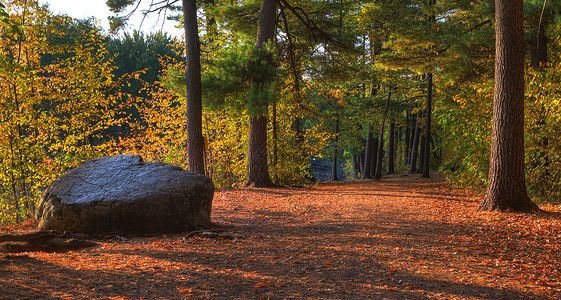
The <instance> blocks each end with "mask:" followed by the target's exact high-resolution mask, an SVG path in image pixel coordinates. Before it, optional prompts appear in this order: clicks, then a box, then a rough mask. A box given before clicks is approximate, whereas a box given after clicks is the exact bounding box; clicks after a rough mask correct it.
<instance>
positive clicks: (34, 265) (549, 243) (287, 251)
mask: <svg viewBox="0 0 561 300" xmlns="http://www.w3.org/2000/svg"><path fill="white" fill-rule="evenodd" d="M479 199H480V195H476V194H472V193H469V192H468V191H462V190H452V189H449V188H447V187H446V186H445V184H444V183H443V182H442V178H440V179H439V178H438V177H437V178H436V180H434V179H433V180H432V181H422V180H418V178H417V177H415V176H407V177H404V176H401V175H396V176H393V177H385V178H384V179H383V180H382V181H381V182H377V181H370V180H357V181H343V182H333V183H326V184H321V185H319V186H314V187H309V188H274V189H249V188H248V189H237V190H224V191H217V193H216V196H215V202H214V206H213V216H212V218H213V222H215V223H218V224H220V225H221V226H222V228H223V229H224V230H225V234H230V233H231V234H233V235H234V236H243V239H237V238H236V239H216V238H211V236H210V235H209V236H208V237H207V236H205V235H203V234H201V235H193V236H190V237H189V238H185V237H186V233H181V234H168V235H157V236H149V237H135V236H125V237H115V238H112V239H110V240H103V239H102V240H100V241H99V242H100V244H101V246H99V247H96V248H92V249H87V250H83V251H75V252H73V253H65V254H52V253H40V252H37V253H24V254H22V255H27V258H26V257H23V256H13V257H12V258H4V259H2V258H0V285H2V287H3V289H2V290H1V291H0V298H53V297H58V298H65V297H70V298H74V299H75V298H108V299H142V298H145V299H158V298H166V299H170V298H171V299H173V298H180V299H181V298H211V299H214V298H228V297H236V298H244V299H252V298H258V297H262V298H265V299H266V298H275V299H277V298H280V299H282V298H299V299H301V298H315V299H318V298H327V299H334V298H335V299H337V298H354V299H366V298H390V299H405V298H408V299H425V298H436V299H439V298H444V299H452V298H453V299H479V298H487V299H498V298H505V299H521V298H527V299H556V298H561V289H560V280H559V278H561V274H560V270H561V248H560V244H561V234H560V232H561V230H560V229H561V224H560V218H559V215H555V214H535V215H533V214H510V213H506V214H503V213H477V212H476V208H477V205H478V201H479ZM544 209H547V210H550V211H556V212H559V211H561V209H560V207H559V206H554V205H549V206H546V207H544ZM33 226H34V224H19V225H16V226H12V227H9V228H1V229H0V233H16V232H18V233H25V232H28V231H31V230H32V229H33ZM14 257H17V258H14ZM20 257H21V258H20Z"/></svg>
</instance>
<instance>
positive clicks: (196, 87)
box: [183, 0, 205, 174]
mask: <svg viewBox="0 0 561 300" xmlns="http://www.w3.org/2000/svg"><path fill="white" fill-rule="evenodd" d="M183 27H184V28H185V53H186V68H185V77H186V94H185V95H186V101H187V112H186V117H187V168H188V170H189V171H192V172H195V173H199V174H205V164H204V138H203V120H202V118H203V106H202V87H201V57H200V56H201V46H200V41H199V30H198V25H197V5H196V1H195V0H183Z"/></svg>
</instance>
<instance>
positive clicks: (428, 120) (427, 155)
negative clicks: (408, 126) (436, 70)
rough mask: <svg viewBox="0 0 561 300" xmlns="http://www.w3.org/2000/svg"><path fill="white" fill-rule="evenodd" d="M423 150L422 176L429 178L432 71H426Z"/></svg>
mask: <svg viewBox="0 0 561 300" xmlns="http://www.w3.org/2000/svg"><path fill="white" fill-rule="evenodd" d="M425 114H426V123H427V124H426V132H425V148H424V149H423V151H424V152H425V155H424V159H423V178H430V172H429V171H430V154H431V151H430V138H431V136H430V131H431V114H432V73H427V108H426V113H425Z"/></svg>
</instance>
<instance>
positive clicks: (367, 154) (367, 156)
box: [362, 125, 374, 179]
mask: <svg viewBox="0 0 561 300" xmlns="http://www.w3.org/2000/svg"><path fill="white" fill-rule="evenodd" d="M373 130H374V128H372V125H368V133H367V134H366V150H365V151H364V165H363V170H362V179H370V178H372V174H371V173H370V165H371V164H372V148H373V146H374V145H373V139H372V131H373Z"/></svg>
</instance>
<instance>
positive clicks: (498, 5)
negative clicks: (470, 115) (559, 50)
mask: <svg viewBox="0 0 561 300" xmlns="http://www.w3.org/2000/svg"><path fill="white" fill-rule="evenodd" d="M523 6H524V1H523V0H496V1H495V19H496V27H495V34H496V55H495V91H494V101H493V129H492V130H493V136H492V139H491V156H490V166H489V185H488V187H487V193H486V194H485V198H484V199H483V201H482V202H481V204H480V206H479V210H489V211H490V210H513V211H537V210H539V208H538V206H537V205H536V204H535V203H533V202H532V200H530V197H528V193H527V191H526V184H525V178H524V29H523Z"/></svg>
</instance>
